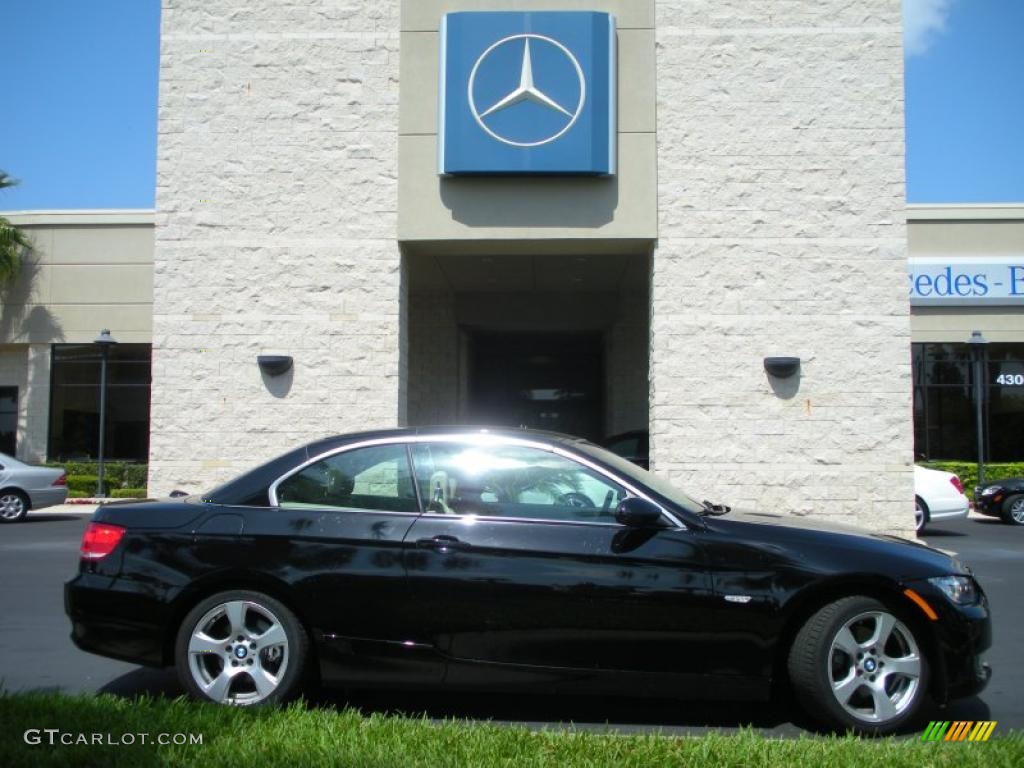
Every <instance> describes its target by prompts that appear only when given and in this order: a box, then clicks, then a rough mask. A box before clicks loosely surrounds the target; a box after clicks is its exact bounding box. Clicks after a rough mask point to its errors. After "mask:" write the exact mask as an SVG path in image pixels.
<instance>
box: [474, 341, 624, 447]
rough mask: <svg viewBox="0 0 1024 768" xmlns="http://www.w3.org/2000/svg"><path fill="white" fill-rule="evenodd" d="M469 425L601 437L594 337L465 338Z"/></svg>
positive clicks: (600, 364) (600, 372)
mask: <svg viewBox="0 0 1024 768" xmlns="http://www.w3.org/2000/svg"><path fill="white" fill-rule="evenodd" d="M469 352H470V354H469V403H468V416H469V419H468V420H469V422H470V423H476V424H493V425H495V426H508V427H530V428H532V429H547V430H552V431H555V432H565V433H567V434H570V435H578V436H580V437H585V438H588V439H591V440H600V439H601V438H602V437H603V426H604V380H605V376H604V339H603V335H602V334H600V333H488V332H474V333H471V334H470V350H469Z"/></svg>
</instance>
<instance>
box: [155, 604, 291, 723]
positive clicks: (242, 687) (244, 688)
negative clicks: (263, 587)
mask: <svg viewBox="0 0 1024 768" xmlns="http://www.w3.org/2000/svg"><path fill="white" fill-rule="evenodd" d="M239 637H241V638H243V641H239V640H238V638H239ZM228 649H230V650H228ZM174 661H175V666H176V668H177V671H178V678H179V679H180V680H181V684H182V685H183V686H184V687H185V689H186V690H187V691H188V692H189V694H191V695H192V696H193V697H195V698H197V699H200V700H204V701H214V702H217V703H218V704H229V705H235V706H254V705H257V706H272V705H275V704H280V703H281V702H284V701H288V700H289V699H291V698H292V697H294V696H295V695H297V694H298V693H299V691H300V690H301V688H302V685H303V683H304V682H305V679H306V675H305V673H306V668H307V665H308V661H309V635H308V634H307V632H306V630H305V628H304V627H303V626H302V623H301V622H300V621H299V620H298V619H297V618H296V617H295V614H294V613H292V612H291V611H290V610H289V609H288V608H287V607H286V606H285V605H284V604H283V603H281V602H280V601H278V600H275V599H274V598H272V597H270V596H269V595H265V594H263V593H261V592H251V591H248V590H237V591H230V592H220V593H218V594H216V595H211V596H210V597H208V598H206V599H205V600H203V601H201V602H200V603H199V604H198V605H196V606H195V607H194V608H193V609H192V610H191V611H189V612H188V615H187V616H185V618H184V620H182V622H181V626H180V627H179V628H178V635H177V638H176V641H175V645H174Z"/></svg>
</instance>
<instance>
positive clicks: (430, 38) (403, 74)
mask: <svg viewBox="0 0 1024 768" xmlns="http://www.w3.org/2000/svg"><path fill="white" fill-rule="evenodd" d="M439 38H440V35H438V33H437V30H434V31H433V32H403V33H402V42H401V46H402V60H401V62H400V64H399V80H400V81H401V85H399V96H400V100H399V110H398V132H399V133H400V134H402V135H406V134H412V133H422V134H436V133H437V81H438V77H439V68H440V55H441V53H440V50H439V46H440V42H439Z"/></svg>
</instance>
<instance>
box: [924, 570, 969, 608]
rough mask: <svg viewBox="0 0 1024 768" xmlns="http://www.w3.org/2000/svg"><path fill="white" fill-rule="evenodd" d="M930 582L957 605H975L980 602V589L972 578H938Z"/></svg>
mask: <svg viewBox="0 0 1024 768" xmlns="http://www.w3.org/2000/svg"><path fill="white" fill-rule="evenodd" d="M928 581H929V583H930V584H931V585H932V586H934V587H938V588H939V589H941V590H942V593H943V594H944V595H945V596H946V597H948V598H949V599H950V602H953V603H956V604H957V605H973V604H974V603H976V602H978V589H977V587H975V586H974V579H972V578H971V577H970V576H936V577H935V578H934V579H928Z"/></svg>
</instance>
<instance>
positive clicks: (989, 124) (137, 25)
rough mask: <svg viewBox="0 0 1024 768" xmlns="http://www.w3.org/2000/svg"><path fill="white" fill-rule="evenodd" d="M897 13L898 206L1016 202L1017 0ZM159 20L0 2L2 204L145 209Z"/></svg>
mask: <svg viewBox="0 0 1024 768" xmlns="http://www.w3.org/2000/svg"><path fill="white" fill-rule="evenodd" d="M808 2H815V0H808ZM903 9H904V39H905V53H906V122H907V200H908V202H911V203H978V202H1024V0H903ZM159 29H160V3H159V0H0V39H2V40H3V58H2V59H0V93H2V94H3V97H4V103H5V104H7V107H6V109H5V111H6V112H7V115H6V116H5V118H4V119H3V120H0V169H3V170H5V171H6V172H7V173H9V174H11V175H12V176H13V177H15V178H17V179H19V180H20V181H21V183H20V185H19V186H17V187H13V188H10V189H6V190H0V210H26V209H64V208H152V207H153V204H154V200H153V198H154V191H155V177H156V100H157V79H158V78H157V72H158V64H159V36H160V32H159Z"/></svg>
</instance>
